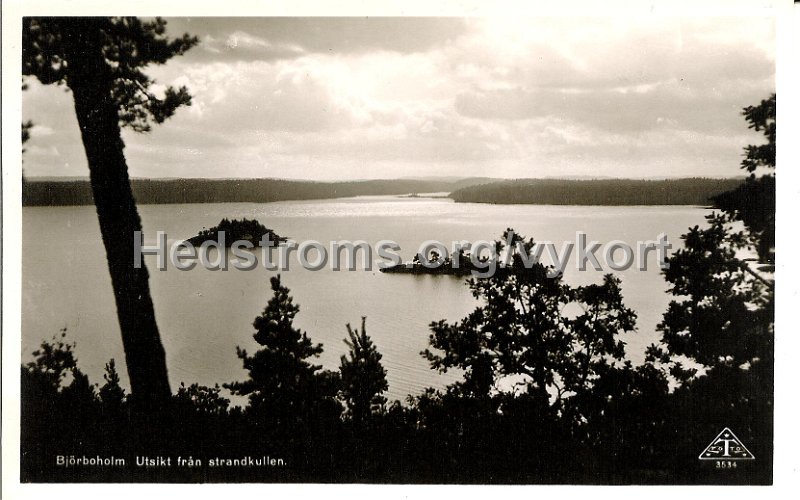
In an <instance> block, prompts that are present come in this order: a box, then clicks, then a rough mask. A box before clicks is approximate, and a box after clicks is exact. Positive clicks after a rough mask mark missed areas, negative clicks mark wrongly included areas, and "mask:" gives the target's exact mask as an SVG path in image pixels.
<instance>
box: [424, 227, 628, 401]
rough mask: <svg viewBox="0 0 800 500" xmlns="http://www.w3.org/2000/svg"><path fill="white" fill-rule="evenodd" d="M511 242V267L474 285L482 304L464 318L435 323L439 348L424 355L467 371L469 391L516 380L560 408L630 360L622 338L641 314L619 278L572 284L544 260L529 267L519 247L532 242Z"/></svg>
mask: <svg viewBox="0 0 800 500" xmlns="http://www.w3.org/2000/svg"><path fill="white" fill-rule="evenodd" d="M509 231H511V230H510V229H509V230H507V231H506V232H505V234H504V235H503V240H502V241H506V239H507V238H508V236H509ZM502 241H498V242H497V247H498V249H501V250H502V247H503V243H502ZM512 241H513V243H514V249H511V251H512V252H513V254H512V256H511V260H510V263H509V265H508V266H506V267H504V268H500V269H498V272H496V273H495V274H494V275H493V276H491V277H488V278H486V279H471V280H469V282H468V283H469V287H470V289H471V290H472V294H473V295H474V296H475V297H476V298H478V299H480V300H481V301H482V305H480V306H479V307H477V308H476V309H475V310H474V311H473V312H472V313H471V314H470V315H469V316H467V317H466V318H464V319H463V320H461V321H460V322H457V323H454V324H450V323H448V322H446V321H438V322H434V323H432V324H431V330H432V331H433V333H432V334H431V335H430V345H431V347H432V348H433V350H431V349H427V350H425V351H423V355H424V356H425V357H426V358H427V359H428V360H429V361H430V362H431V366H432V367H433V368H436V369H439V370H442V371H446V370H448V369H450V368H453V367H457V368H460V369H462V370H464V373H465V382H464V384H462V386H461V389H462V390H465V392H466V394H470V395H473V396H477V397H481V396H486V395H488V394H489V393H490V392H492V391H502V390H509V389H508V388H509V386H510V384H515V386H516V387H517V388H521V389H522V392H523V393H526V394H530V395H531V396H533V397H534V398H536V399H537V400H538V404H540V405H542V406H543V407H550V408H552V409H553V410H557V409H558V408H560V407H561V406H562V404H563V403H564V400H565V399H566V398H569V397H571V396H574V395H576V394H579V393H581V392H583V391H587V390H590V389H591V387H592V384H593V383H594V382H595V381H596V379H597V377H598V374H599V373H600V372H601V371H603V370H605V369H606V367H608V366H609V363H613V362H614V361H615V360H617V361H618V360H621V359H622V358H623V357H624V354H625V351H624V344H623V343H622V342H621V341H620V340H619V339H618V338H617V336H618V334H620V333H623V332H626V331H631V330H633V329H634V326H635V319H636V315H635V313H634V312H633V311H631V310H630V309H628V308H626V307H624V305H623V303H622V294H621V290H620V282H619V280H618V279H617V278H614V277H613V276H611V275H608V276H606V277H605V278H604V281H603V283H602V284H600V285H590V286H587V287H579V288H572V287H570V286H569V285H568V284H566V283H564V282H563V281H562V279H561V276H560V274H555V273H553V269H552V267H548V266H545V265H543V264H540V263H538V262H537V263H534V264H533V265H532V266H530V267H529V268H526V266H525V265H524V262H523V260H522V257H521V255H520V254H519V252H518V251H517V250H518V249H519V248H521V249H522V250H523V251H525V252H528V253H530V252H531V251H532V250H533V247H534V245H535V244H536V243H535V242H534V241H533V240H532V239H529V240H527V241H526V240H525V239H524V238H523V237H521V236H519V235H514V238H513V240H512ZM567 306H570V307H573V308H575V307H576V306H577V307H578V308H580V309H582V310H583V312H582V313H580V314H577V315H574V316H571V315H569V314H566V313H565V312H564V310H565V308H567ZM440 353H441V354H440ZM504 379H505V380H504ZM504 386H505V387H504Z"/></svg>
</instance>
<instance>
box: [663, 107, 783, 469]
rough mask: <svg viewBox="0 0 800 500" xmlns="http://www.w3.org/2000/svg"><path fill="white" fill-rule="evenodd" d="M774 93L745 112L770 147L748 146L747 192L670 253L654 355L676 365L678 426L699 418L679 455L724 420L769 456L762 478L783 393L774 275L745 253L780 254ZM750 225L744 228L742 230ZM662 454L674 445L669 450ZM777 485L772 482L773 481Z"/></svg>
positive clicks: (727, 197)
mask: <svg viewBox="0 0 800 500" xmlns="http://www.w3.org/2000/svg"><path fill="white" fill-rule="evenodd" d="M775 102H776V101H775V95H774V94H773V95H772V96H771V97H770V98H769V99H766V100H764V101H762V102H761V103H760V104H759V105H757V106H750V107H748V108H745V111H744V115H745V118H746V120H747V121H748V122H749V126H750V128H753V129H755V130H757V131H763V132H764V134H765V136H766V137H767V141H768V142H767V143H766V144H763V145H759V146H748V147H747V148H746V149H745V151H746V158H745V160H744V161H743V162H742V168H744V169H745V170H747V171H748V172H751V176H750V178H749V179H748V180H747V182H746V183H745V184H744V185H743V186H741V187H740V188H738V189H736V190H734V191H731V192H729V193H725V194H723V195H721V196H718V197H717V198H715V202H716V204H717V206H718V207H720V208H721V209H722V211H723V214H717V213H712V214H711V215H709V216H708V217H707V220H708V225H707V226H706V227H702V228H701V227H698V226H695V227H694V228H691V229H690V230H689V232H688V233H686V234H684V235H683V236H682V238H683V240H684V248H682V249H680V250H678V251H677V252H675V253H674V254H673V256H672V257H670V258H669V260H668V262H669V265H670V266H669V269H667V270H665V271H664V276H665V278H666V280H667V282H668V283H669V285H670V288H669V292H670V293H671V294H672V295H674V296H675V299H674V300H673V301H672V302H671V303H670V304H669V307H668V309H667V311H666V313H665V314H664V317H663V320H662V322H661V323H660V324H659V326H658V328H659V330H660V331H661V332H662V345H661V346H657V345H654V346H651V347H650V349H649V350H648V356H649V358H650V359H651V360H653V361H657V362H660V363H664V364H666V365H667V366H669V367H670V373H671V375H672V376H673V378H674V379H675V381H676V382H677V385H678V387H677V389H676V390H675V392H674V393H673V394H671V395H670V397H669V402H670V405H672V406H673V408H675V409H674V410H672V415H673V422H672V425H673V426H674V427H675V428H680V427H681V425H682V423H681V420H680V419H681V418H685V416H687V415H691V416H692V423H693V425H692V428H685V426H686V424H685V423H683V426H684V429H683V432H682V433H680V434H676V439H675V441H674V444H673V446H674V448H673V449H674V450H675V451H674V453H673V456H675V457H678V456H680V450H681V449H682V448H681V447H682V446H686V447H688V446H689V444H690V443H689V438H691V437H695V436H699V431H702V432H703V433H709V434H710V433H713V432H714V429H715V428H717V427H719V425H720V423H721V422H725V425H727V426H729V427H731V429H733V428H734V427H735V428H736V429H737V436H738V437H739V438H740V439H742V440H743V441H744V442H748V443H751V446H753V447H755V448H754V449H751V451H752V452H753V453H754V454H756V456H758V455H761V456H762V457H765V464H764V465H763V468H762V470H761V474H764V475H765V477H767V478H771V453H772V439H773V426H772V418H773V412H772V406H773V394H774V384H773V379H774V370H773V367H774V337H775V332H774V301H775V294H774V280H773V279H772V278H771V277H770V276H769V275H768V274H764V273H765V271H774V268H773V267H772V266H769V265H762V266H761V267H759V269H758V270H753V269H752V268H751V267H750V264H749V263H748V262H750V261H752V260H754V259H745V258H744V256H746V255H748V254H749V255H754V254H757V255H758V256H759V260H760V261H761V262H762V263H763V262H770V261H772V259H773V257H774V242H775V240H774V234H775V206H774V199H775V191H774V188H775V175H774V173H773V172H771V171H769V170H768V173H766V174H764V175H762V176H760V177H757V176H756V175H755V174H756V171H757V170H758V169H760V168H761V167H764V168H766V169H774V167H775ZM742 226H744V229H742ZM662 451H668V450H667V449H662ZM768 480H770V481H771V479H768Z"/></svg>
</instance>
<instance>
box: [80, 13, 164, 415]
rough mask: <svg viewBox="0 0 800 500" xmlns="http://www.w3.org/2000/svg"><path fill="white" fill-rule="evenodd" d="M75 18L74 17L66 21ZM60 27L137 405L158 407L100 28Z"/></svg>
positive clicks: (137, 223)
mask: <svg viewBox="0 0 800 500" xmlns="http://www.w3.org/2000/svg"><path fill="white" fill-rule="evenodd" d="M73 23H74V24H73ZM73 23H71V24H73V25H72V26H70V29H66V30H64V32H65V33H64V35H65V36H64V42H65V49H66V50H65V51H66V52H67V57H68V60H69V69H68V79H67V84H68V86H69V88H70V89H71V90H72V94H73V97H74V100H75V113H76V115H77V118H78V125H79V126H80V129H81V137H82V139H83V146H84V149H85V151H86V159H87V161H88V164H89V174H90V180H91V185H92V193H93V195H94V203H95V207H96V208H97V218H98V219H99V222H100V233H101V234H102V237H103V244H104V245H105V249H106V258H107V260H108V269H109V273H110V274H111V284H112V286H113V289H114V299H115V301H116V306H117V318H118V320H119V326H120V331H121V333H122V344H123V347H124V349H125V361H126V364H127V369H128V377H129V378H130V384H131V395H132V398H133V401H134V402H135V404H136V406H137V407H138V408H140V409H141V410H142V411H145V412H154V411H159V410H161V409H163V408H164V407H165V406H166V404H167V403H168V401H169V399H170V397H171V391H170V387H169V379H168V377H167V364H166V358H165V354H164V347H163V346H162V344H161V338H160V336H159V332H158V325H157V324H156V318H155V311H154V309H153V300H152V298H151V296H150V287H149V284H148V279H149V275H148V272H147V268H146V267H145V266H144V263H142V267H141V268H139V269H137V268H135V267H134V262H133V255H134V252H133V234H134V231H141V229H142V224H141V219H140V218H139V213H138V212H137V210H136V202H135V200H134V198H133V192H132V190H131V184H130V179H129V177H128V166H127V163H126V161H125V156H124V154H123V148H124V144H123V142H122V136H121V131H120V126H119V111H118V109H117V104H116V103H115V102H114V100H113V98H112V92H111V91H112V84H113V77H112V75H111V72H110V69H109V67H108V64H107V63H106V61H105V58H104V57H103V55H102V54H103V52H102V48H103V39H102V36H103V34H102V32H101V31H100V30H99V29H98V28H99V27H98V26H97V25H96V24H95V23H94V20H93V19H92V18H83V19H75V20H74V21H73Z"/></svg>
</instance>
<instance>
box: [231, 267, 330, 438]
mask: <svg viewBox="0 0 800 500" xmlns="http://www.w3.org/2000/svg"><path fill="white" fill-rule="evenodd" d="M270 284H271V286H272V292H273V296H272V298H270V300H269V302H268V303H267V306H266V308H265V309H264V312H263V313H262V314H261V316H259V317H257V318H256V319H255V321H254V322H253V327H254V328H255V329H256V332H255V333H254V334H253V338H254V339H255V341H256V342H257V343H258V344H259V345H260V346H261V348H260V349H259V350H257V351H256V352H255V353H254V354H253V355H249V354H248V353H247V351H246V350H245V349H242V348H240V347H237V349H236V353H237V355H238V356H239V358H240V359H241V360H242V364H243V366H244V368H245V370H247V372H248V375H249V378H248V379H247V380H245V381H242V382H233V383H230V384H225V385H224V387H226V388H228V389H230V391H231V392H232V393H233V394H235V395H241V396H247V397H248V399H249V408H248V410H249V411H250V412H251V413H253V414H254V415H256V416H257V418H262V419H264V420H265V421H266V422H269V423H270V424H271V425H272V426H273V427H274V428H279V429H286V428H288V427H290V425H291V424H295V423H305V424H306V425H307V424H309V423H310V422H311V420H313V417H314V416H315V415H316V414H317V413H318V412H319V411H320V410H323V409H328V410H331V409H334V408H335V407H336V406H338V403H336V402H335V399H334V398H335V396H336V392H337V389H338V376H337V375H336V374H335V373H331V372H328V371H321V368H322V366H321V365H315V364H312V362H311V361H312V360H313V359H314V358H317V357H319V355H320V354H321V353H322V344H314V343H313V342H312V341H311V339H310V338H309V337H308V334H306V332H304V331H301V330H299V329H297V328H295V327H294V318H295V316H296V315H297V313H298V311H299V310H300V308H299V306H297V305H296V304H295V303H294V301H293V299H292V297H291V296H290V295H289V289H288V288H287V287H285V286H283V285H282V284H281V279H280V276H275V277H272V278H270ZM339 411H341V409H340V408H339Z"/></svg>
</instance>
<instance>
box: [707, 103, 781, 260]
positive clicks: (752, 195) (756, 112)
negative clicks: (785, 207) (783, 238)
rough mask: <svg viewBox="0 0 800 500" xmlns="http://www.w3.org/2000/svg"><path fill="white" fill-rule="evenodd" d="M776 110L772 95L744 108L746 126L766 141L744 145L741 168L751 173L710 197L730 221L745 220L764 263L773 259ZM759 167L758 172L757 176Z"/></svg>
mask: <svg viewBox="0 0 800 500" xmlns="http://www.w3.org/2000/svg"><path fill="white" fill-rule="evenodd" d="M775 109H776V97H775V94H772V95H771V96H770V97H769V98H768V99H764V100H763V101H761V103H760V104H758V105H756V106H748V107H746V108H744V111H743V113H742V114H743V115H744V117H745V120H747V122H748V127H749V128H751V129H753V130H755V131H757V132H762V133H763V134H764V137H765V138H766V140H767V142H766V143H764V144H757V145H749V146H747V147H745V157H744V159H743V160H742V169H744V170H746V171H747V172H749V173H750V176H749V177H748V178H747V181H746V182H745V183H744V184H742V185H741V186H739V187H738V188H736V189H734V190H731V191H727V192H725V193H722V194H720V195H717V196H716V197H714V198H713V201H714V205H715V206H716V207H717V208H719V209H721V210H722V211H723V212H724V213H725V214H726V215H727V216H728V219H729V220H730V221H741V222H743V223H744V225H745V227H746V228H747V229H748V231H749V232H748V235H747V236H748V237H749V239H750V241H751V242H752V243H753V244H754V245H755V247H756V251H757V252H758V257H759V259H760V260H761V262H765V263H773V262H774V259H775V172H774V171H775V131H776V126H777V125H776V121H775ZM759 170H760V171H761V172H762V173H761V175H756V174H757V172H758V171H759Z"/></svg>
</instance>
